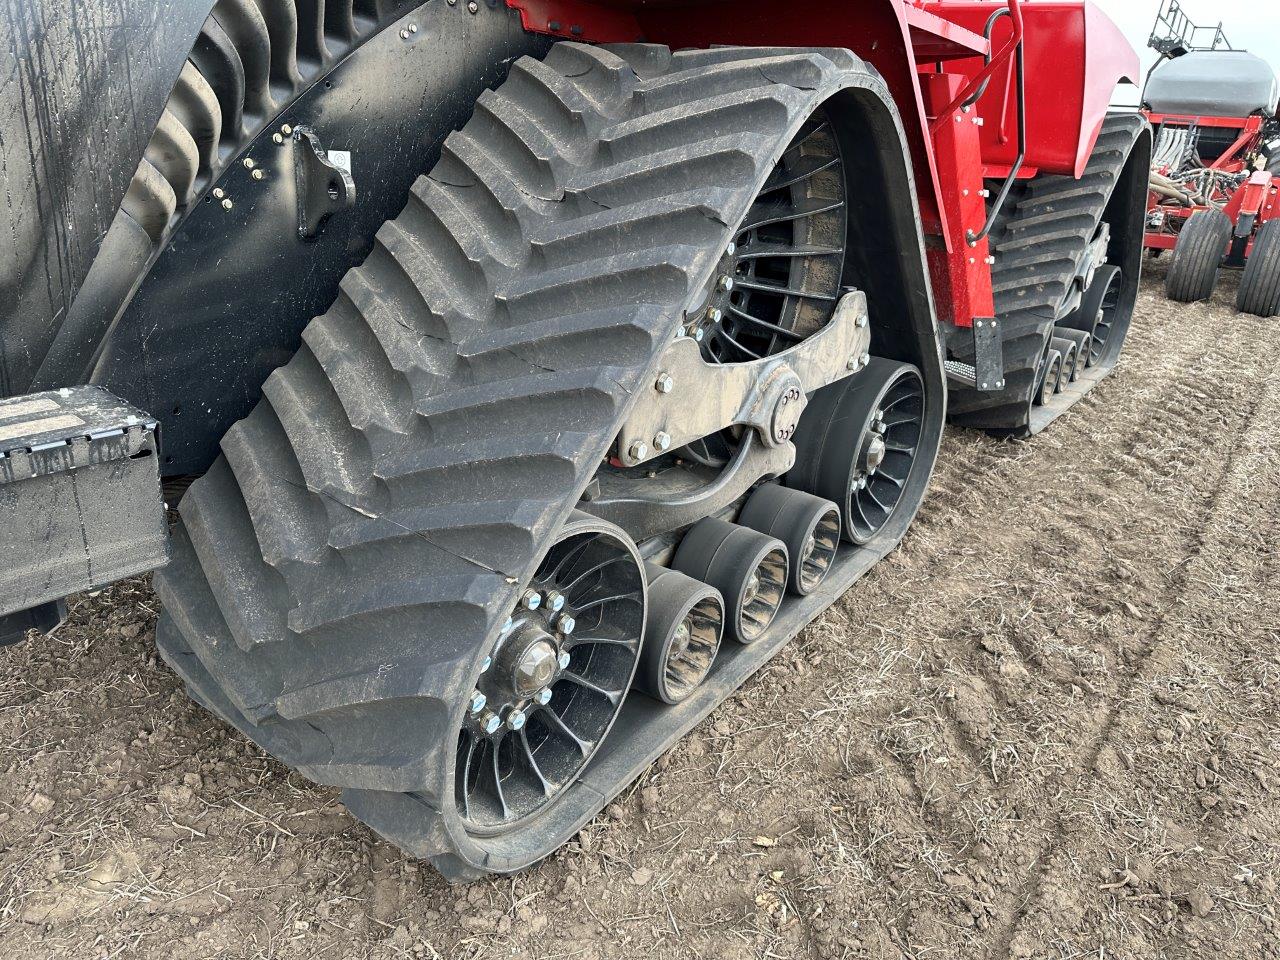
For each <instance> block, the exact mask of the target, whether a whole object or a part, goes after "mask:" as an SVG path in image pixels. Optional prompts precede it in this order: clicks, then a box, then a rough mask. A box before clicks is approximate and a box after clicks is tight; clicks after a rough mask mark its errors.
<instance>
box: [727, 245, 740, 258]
mask: <svg viewBox="0 0 1280 960" xmlns="http://www.w3.org/2000/svg"><path fill="white" fill-rule="evenodd" d="M724 252H725V253H727V254H728V255H729V256H731V257H732V256H733V255H734V254H735V253H737V252H738V245H737V244H736V243H730V244H729V246H727V247H725V248H724Z"/></svg>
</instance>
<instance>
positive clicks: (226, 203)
mask: <svg viewBox="0 0 1280 960" xmlns="http://www.w3.org/2000/svg"><path fill="white" fill-rule="evenodd" d="M232 206H234V204H232V202H231V200H230V198H228V199H226V200H223V201H222V209H223V210H230V209H231V208H232Z"/></svg>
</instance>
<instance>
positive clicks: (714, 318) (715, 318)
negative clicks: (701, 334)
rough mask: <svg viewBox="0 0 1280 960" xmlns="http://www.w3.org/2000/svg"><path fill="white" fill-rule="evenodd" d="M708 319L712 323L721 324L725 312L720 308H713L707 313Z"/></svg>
mask: <svg viewBox="0 0 1280 960" xmlns="http://www.w3.org/2000/svg"><path fill="white" fill-rule="evenodd" d="M707 319H708V320H710V321H711V322H712V323H719V322H720V321H721V320H723V319H724V311H723V310H721V309H719V308H718V307H712V308H711V309H710V310H708V311H707Z"/></svg>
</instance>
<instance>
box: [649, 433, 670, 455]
mask: <svg viewBox="0 0 1280 960" xmlns="http://www.w3.org/2000/svg"><path fill="white" fill-rule="evenodd" d="M653 448H654V449H655V450H657V451H658V452H659V453H665V452H666V451H667V450H670V449H671V434H669V433H667V432H666V431H665V430H664V431H662V432H660V433H658V434H656V435H655V436H654V438H653Z"/></svg>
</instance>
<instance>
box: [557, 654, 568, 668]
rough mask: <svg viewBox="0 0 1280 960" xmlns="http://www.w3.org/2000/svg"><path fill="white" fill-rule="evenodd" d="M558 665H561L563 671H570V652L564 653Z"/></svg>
mask: <svg viewBox="0 0 1280 960" xmlns="http://www.w3.org/2000/svg"><path fill="white" fill-rule="evenodd" d="M556 663H558V664H560V669H561V670H568V669H569V651H568V650H565V651H562V652H561V654H560V656H559V658H558V659H557V660H556Z"/></svg>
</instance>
